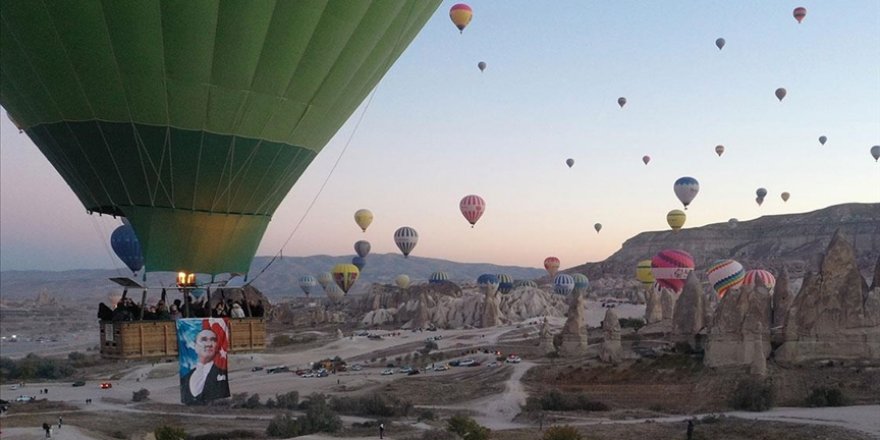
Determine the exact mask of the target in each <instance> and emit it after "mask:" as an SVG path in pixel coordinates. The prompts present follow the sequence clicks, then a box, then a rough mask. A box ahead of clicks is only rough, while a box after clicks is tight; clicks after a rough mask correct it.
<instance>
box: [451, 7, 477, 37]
mask: <svg viewBox="0 0 880 440" xmlns="http://www.w3.org/2000/svg"><path fill="white" fill-rule="evenodd" d="M472 18H474V11H473V10H472V9H471V7H470V6H468V5H466V4H464V3H458V4H456V5H453V6H452V8H450V9H449V19H450V20H452V23H453V24H454V25H455V27H457V28H458V31H459V33H462V32H464V28H466V27H467V25H468V23H470V22H471V19H472Z"/></svg>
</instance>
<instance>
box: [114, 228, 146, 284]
mask: <svg viewBox="0 0 880 440" xmlns="http://www.w3.org/2000/svg"><path fill="white" fill-rule="evenodd" d="M110 247H112V248H113V252H114V253H116V256H117V257H119V259H120V260H122V262H123V263H125V265H126V266H128V268H129V269H130V270H131V271H132V273H134V272H137V271H139V270H141V268H142V267H144V255H143V252H142V251H141V243H140V241H138V238H137V235H136V234H135V232H134V228H132V227H131V225H130V224H129V225H119V227H117V228H116V229H115V230H113V233H112V234H110Z"/></svg>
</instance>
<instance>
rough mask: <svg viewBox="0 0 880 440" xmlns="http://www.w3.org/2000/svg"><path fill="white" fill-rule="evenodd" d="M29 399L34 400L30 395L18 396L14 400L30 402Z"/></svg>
mask: <svg viewBox="0 0 880 440" xmlns="http://www.w3.org/2000/svg"><path fill="white" fill-rule="evenodd" d="M31 400H34V398H33V397H31V396H18V397H16V398H15V401H16V402H30V401H31Z"/></svg>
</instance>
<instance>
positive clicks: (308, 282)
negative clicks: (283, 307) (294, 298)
mask: <svg viewBox="0 0 880 440" xmlns="http://www.w3.org/2000/svg"><path fill="white" fill-rule="evenodd" d="M317 286H318V279H317V278H315V277H313V276H311V275H304V276H302V277H300V278H299V288H300V289H302V291H303V292H304V293H305V294H306V296H309V295H310V294H311V293H312V289H314V288H315V287H317Z"/></svg>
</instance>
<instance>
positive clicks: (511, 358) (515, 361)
mask: <svg viewBox="0 0 880 440" xmlns="http://www.w3.org/2000/svg"><path fill="white" fill-rule="evenodd" d="M504 362H507V363H508V364H518V363H520V362H522V358H521V357H519V356H517V355H515V354H512V355H510V356H507V359H505V360H504Z"/></svg>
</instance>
